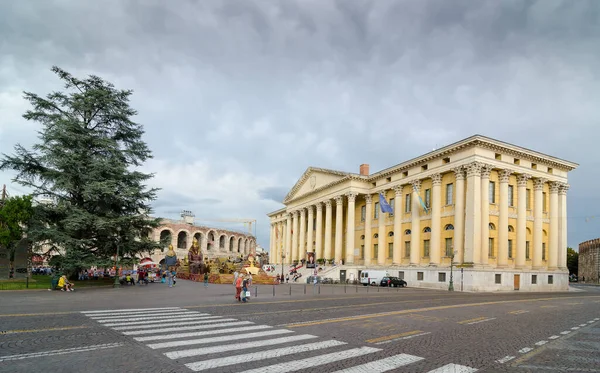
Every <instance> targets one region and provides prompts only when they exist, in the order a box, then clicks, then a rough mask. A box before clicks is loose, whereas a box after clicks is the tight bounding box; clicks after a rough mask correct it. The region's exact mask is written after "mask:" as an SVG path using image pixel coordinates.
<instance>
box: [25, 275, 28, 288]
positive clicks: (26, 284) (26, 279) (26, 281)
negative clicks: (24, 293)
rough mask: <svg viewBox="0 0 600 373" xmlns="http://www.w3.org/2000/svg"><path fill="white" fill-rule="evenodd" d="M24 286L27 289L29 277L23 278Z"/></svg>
mask: <svg viewBox="0 0 600 373" xmlns="http://www.w3.org/2000/svg"><path fill="white" fill-rule="evenodd" d="M25 288H27V289H29V277H27V278H25Z"/></svg>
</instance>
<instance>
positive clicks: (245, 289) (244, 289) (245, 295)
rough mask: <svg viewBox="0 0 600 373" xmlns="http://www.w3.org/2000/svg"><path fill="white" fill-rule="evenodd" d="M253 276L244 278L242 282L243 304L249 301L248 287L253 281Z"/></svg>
mask: <svg viewBox="0 0 600 373" xmlns="http://www.w3.org/2000/svg"><path fill="white" fill-rule="evenodd" d="M250 278H251V276H246V278H244V279H243V280H242V302H244V303H246V302H247V301H248V298H249V297H248V286H250V285H249V283H250V281H251V279H250Z"/></svg>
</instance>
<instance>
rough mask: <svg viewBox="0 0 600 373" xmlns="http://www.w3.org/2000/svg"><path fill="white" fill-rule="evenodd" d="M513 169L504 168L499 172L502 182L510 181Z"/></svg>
mask: <svg viewBox="0 0 600 373" xmlns="http://www.w3.org/2000/svg"><path fill="white" fill-rule="evenodd" d="M512 173H513V172H512V170H508V169H504V170H501V171H500V172H499V173H498V176H499V178H500V182H501V183H508V181H509V180H510V175H512Z"/></svg>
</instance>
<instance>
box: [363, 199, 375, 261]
mask: <svg viewBox="0 0 600 373" xmlns="http://www.w3.org/2000/svg"><path fill="white" fill-rule="evenodd" d="M365 201H366V202H367V203H366V206H365V258H364V260H365V266H368V265H371V259H372V258H373V251H372V250H373V248H372V247H371V237H372V234H371V220H372V219H373V198H372V196H371V195H370V194H367V195H365Z"/></svg>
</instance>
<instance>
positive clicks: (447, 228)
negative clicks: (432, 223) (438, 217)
mask: <svg viewBox="0 0 600 373" xmlns="http://www.w3.org/2000/svg"><path fill="white" fill-rule="evenodd" d="M444 230H446V231H453V230H454V225H452V224H446V226H445V227H444Z"/></svg>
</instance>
